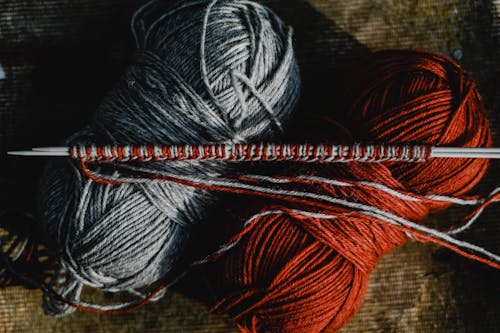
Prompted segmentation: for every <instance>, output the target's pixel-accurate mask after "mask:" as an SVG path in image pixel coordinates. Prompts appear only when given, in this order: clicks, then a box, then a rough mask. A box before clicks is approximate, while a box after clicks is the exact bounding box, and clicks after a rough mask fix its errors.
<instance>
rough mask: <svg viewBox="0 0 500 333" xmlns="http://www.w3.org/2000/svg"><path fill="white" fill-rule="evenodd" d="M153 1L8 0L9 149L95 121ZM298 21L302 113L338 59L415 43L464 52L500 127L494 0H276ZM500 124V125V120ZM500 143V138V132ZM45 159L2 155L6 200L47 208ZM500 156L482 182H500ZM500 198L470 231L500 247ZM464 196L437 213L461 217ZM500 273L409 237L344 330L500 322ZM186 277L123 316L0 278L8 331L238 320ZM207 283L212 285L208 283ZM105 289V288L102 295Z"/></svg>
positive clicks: (171, 326) (1, 11) (4, 44)
mask: <svg viewBox="0 0 500 333" xmlns="http://www.w3.org/2000/svg"><path fill="white" fill-rule="evenodd" d="M139 3H140V1H135V0H134V1H120V0H71V1H70V0H45V1H31V0H4V1H0V65H1V66H2V67H3V68H4V70H5V72H6V76H7V78H6V79H5V80H1V81H0V151H5V150H7V149H11V148H21V147H23V148H24V147H29V146H35V145H37V146H43V145H47V144H55V143H57V142H60V141H61V140H62V139H63V138H64V137H66V136H67V135H69V134H70V133H72V132H74V131H75V130H77V129H79V128H80V127H82V126H83V125H84V124H85V122H86V120H87V119H88V118H89V117H90V116H91V114H92V112H93V110H94V109H95V107H96V105H97V104H98V103H99V100H100V99H101V98H102V96H103V94H104V93H105V91H106V90H107V89H109V87H110V86H111V85H112V83H113V82H114V81H115V80H116V78H117V77H118V75H119V74H120V72H121V71H122V70H123V68H124V66H125V65H126V63H127V61H129V59H130V56H131V36H130V33H129V29H128V21H129V19H130V16H131V14H132V12H133V10H134V8H136V7H137V5H138V4H139ZM265 3H266V4H269V6H271V7H272V8H273V9H275V11H276V12H277V13H278V14H279V15H280V16H282V17H283V18H284V19H285V20H286V21H287V22H288V23H289V24H291V25H292V26H294V28H295V47H296V51H297V55H298V57H299V61H300V64H301V66H302V67H301V68H302V74H303V79H304V94H303V100H302V102H301V106H300V110H299V111H300V112H307V110H311V109H312V108H321V107H324V106H325V104H326V103H325V102H326V101H327V100H328V97H329V92H328V88H329V85H330V83H331V82H332V81H333V78H334V77H335V74H336V73H337V71H338V70H340V69H342V68H345V67H346V66H348V65H349V64H351V63H352V62H354V61H355V60H356V59H358V58H359V57H361V56H363V55H365V54H367V53H368V52H369V51H370V50H379V49H386V48H413V49H423V50H428V51H434V52H439V53H442V54H446V55H450V56H453V55H455V56H456V57H457V58H459V62H460V63H461V64H462V65H463V66H464V68H466V69H467V70H468V71H470V72H471V73H472V74H473V75H474V77H475V78H476V79H477V80H478V82H479V88H480V90H481V92H482V94H483V95H484V99H485V104H486V106H487V108H488V110H489V116H490V118H491V119H492V121H493V128H494V130H495V129H497V128H499V126H500V112H499V111H500V110H499V107H500V94H499V91H498V89H499V88H498V87H500V75H499V74H500V57H499V56H500V52H499V46H500V37H499V34H498V33H497V32H496V30H495V29H498V28H495V27H497V26H498V22H496V19H495V17H494V15H493V13H494V11H493V8H492V7H491V4H490V3H489V2H488V1H483V0H476V1H473V0H435V1H432V0H426V1H403V0H399V1H397V0H376V1H375V0H373V1H369V0H339V1H328V0H309V1H298V0H273V1H265ZM495 132H498V131H495ZM495 144H496V145H497V146H500V139H499V138H495ZM40 168H41V162H40V161H39V160H26V159H24V160H19V159H7V158H2V160H1V163H0V170H1V171H2V174H1V175H2V177H1V178H3V179H5V180H2V182H1V184H2V188H1V191H0V199H2V200H0V205H1V206H0V207H1V208H2V209H4V208H7V207H8V208H15V209H19V210H25V211H33V210H34V208H33V207H34V201H35V199H34V198H35V189H36V186H37V177H38V175H39V173H40ZM499 171H500V162H493V163H492V166H491V168H490V171H489V172H488V175H487V177H486V179H485V180H484V182H483V183H482V184H481V185H480V186H479V187H478V189H477V191H478V192H479V193H483V194H484V193H487V191H488V190H490V189H492V188H493V187H494V186H496V185H500V174H499ZM499 213H500V207H498V206H493V207H491V208H489V209H488V211H487V212H486V213H485V214H484V215H483V216H482V217H481V219H480V221H478V223H477V224H476V225H475V227H474V228H473V230H472V231H470V232H468V233H467V234H464V235H463V236H462V237H463V238H464V239H467V240H469V241H471V242H475V243H478V244H480V245H482V246H484V247H486V248H488V249H490V250H492V251H494V252H496V253H499V252H500V223H499V221H498V216H499ZM465 214H466V211H463V210H458V209H452V210H450V211H448V212H446V213H443V214H440V215H439V216H434V217H431V218H430V219H429V220H428V221H427V223H429V224H430V225H433V224H437V223H438V222H439V221H440V220H443V221H450V222H451V221H459V220H460V219H461V218H462V217H463V216H464V215H465ZM499 281H500V274H499V272H497V271H494V270H493V269H490V268H488V267H485V266H482V265H480V264H476V263H473V262H471V261H469V260H466V259H464V258H461V257H459V256H458V255H456V254H453V253H450V252H449V251H447V250H443V249H439V248H437V247H435V246H431V245H426V244H418V243H409V244H408V245H406V246H404V247H402V248H400V249H398V250H396V251H395V252H394V253H392V254H390V255H388V256H387V257H385V258H383V259H382V260H381V263H380V265H379V267H378V268H377V269H376V271H375V272H374V274H373V275H372V277H371V279H370V285H369V289H368V293H367V295H366V298H365V302H364V304H363V305H362V307H361V310H360V311H359V313H358V314H357V315H356V317H355V318H353V320H352V321H351V322H350V323H349V324H348V325H347V326H346V327H344V329H342V332H498V331H499V327H500V289H499V285H498V282H499ZM192 289H195V287H194V286H191V285H190V284H189V280H188V282H184V283H183V284H182V285H181V286H180V287H179V288H177V289H176V290H174V291H172V292H170V293H168V294H167V295H166V296H165V297H164V298H163V299H162V300H161V301H159V302H157V303H155V304H151V305H148V306H146V307H145V308H143V309H141V310H139V311H138V312H136V313H133V314H128V315H121V316H106V315H93V314H87V313H80V312H79V313H75V314H73V315H71V316H68V317H65V318H62V319H54V318H48V317H46V316H44V315H43V313H42V311H41V309H40V306H39V304H40V292H38V291H33V290H23V289H21V288H18V287H14V288H7V289H5V290H0V332H9V333H10V332H116V333H118V332H236V329H235V328H234V326H233V325H232V323H231V321H230V320H229V319H228V318H224V317H220V316H216V315H213V314H210V313H209V312H208V309H207V307H206V305H204V304H202V303H200V302H199V301H197V300H195V298H194V297H193V295H192V294H193V292H194V291H193V290H192ZM201 291H203V290H202V289H201ZM96 297H97V296H96Z"/></svg>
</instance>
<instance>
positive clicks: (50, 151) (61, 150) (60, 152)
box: [7, 147, 69, 157]
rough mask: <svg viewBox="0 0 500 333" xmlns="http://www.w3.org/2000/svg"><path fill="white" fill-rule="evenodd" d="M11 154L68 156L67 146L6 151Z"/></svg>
mask: <svg viewBox="0 0 500 333" xmlns="http://www.w3.org/2000/svg"><path fill="white" fill-rule="evenodd" d="M7 155H12V156H47V157H49V156H69V149H68V148H67V147H44V148H33V149H32V150H14V151H9V152H7Z"/></svg>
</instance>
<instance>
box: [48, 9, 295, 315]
mask: <svg viewBox="0 0 500 333" xmlns="http://www.w3.org/2000/svg"><path fill="white" fill-rule="evenodd" d="M132 31H133V33H134V37H135V40H136V43H137V48H138V55H137V58H136V61H135V63H134V64H133V65H132V66H130V67H129V68H128V70H127V71H126V73H125V74H124V76H123V78H122V79H121V81H120V82H119V83H118V84H117V85H116V87H115V88H114V89H113V90H112V91H111V92H110V93H109V94H108V96H107V97H106V98H105V100H104V101H103V102H102V104H101V106H100V107H99V109H98V110H97V112H96V114H95V117H94V119H93V121H92V122H91V124H90V130H89V131H87V132H82V133H79V134H77V135H76V136H75V137H74V138H73V139H71V141H72V142H80V141H89V140H90V141H97V142H102V143H109V144H115V143H116V144H148V143H162V144H183V143H190V144H198V143H209V142H255V141H261V140H266V139H269V138H271V137H276V136H279V134H280V132H281V131H282V128H283V125H284V124H285V123H286V121H287V119H288V118H289V115H290V113H291V111H292V109H293V107H294V106H295V104H296V101H297V99H298V96H299V90H300V77H299V71H298V67H297V64H296V62H295V58H294V54H293V50H292V31H291V29H290V28H289V27H287V26H285V25H284V23H283V22H282V21H281V20H280V19H279V18H278V17H277V16H276V15H275V14H274V13H272V12H271V11H270V10H269V9H267V8H265V7H263V6H261V5H259V4H256V3H254V2H251V1H244V0H231V1H229V0H218V1H207V0H193V1H179V2H176V3H175V5H174V6H172V7H169V8H166V9H165V8H161V5H160V4H159V3H158V2H156V1H152V2H149V3H147V4H145V5H144V6H142V7H141V8H140V9H139V10H138V11H137V12H136V14H135V15H134V18H133V20H132ZM142 168H147V169H148V171H152V172H166V171H167V172H176V173H182V174H186V173H189V174H196V175H203V174H207V175H208V174H211V175H213V174H219V173H222V172H224V170H225V171H227V167H226V166H225V165H224V164H220V163H219V164H215V163H213V164H206V163H201V164H197V163H193V162H189V163H187V162H183V163H175V164H172V163H170V164H167V163H158V162H155V163H148V164H145V165H142ZM216 199H217V198H216V196H215V195H214V194H213V193H210V192H207V191H203V190H198V189H192V188H188V187H183V186H181V185H177V184H172V183H166V182H155V181H149V182H146V183H139V184H124V185H103V184H100V183H95V182H92V181H91V180H89V179H87V178H86V177H85V176H84V175H83V174H82V173H81V170H80V169H79V168H78V166H76V165H74V164H72V162H70V161H67V160H63V161H61V160H59V161H54V162H53V163H52V164H51V165H50V166H49V167H48V168H47V171H46V173H45V175H44V177H43V180H42V185H41V194H40V211H41V219H42V222H43V225H44V227H45V228H46V230H47V233H48V234H49V236H50V237H51V238H52V241H53V242H55V244H57V250H58V251H59V254H60V258H59V259H60V263H61V270H60V272H59V274H58V275H57V276H55V277H54V279H53V281H52V288H54V289H55V290H56V291H57V292H58V293H59V294H61V295H62V296H63V297H65V298H67V299H68V300H70V301H71V302H73V303H77V304H81V303H82V302H81V301H80V300H79V296H80V292H81V289H82V287H83V286H91V287H95V288H99V289H103V290H107V291H113V292H114V291H129V292H131V293H133V294H137V295H140V292H139V291H138V289H139V288H141V287H145V286H149V285H151V284H152V283H154V282H156V281H158V280H159V279H161V278H162V277H164V276H165V275H166V274H167V273H168V272H170V271H171V269H172V268H173V267H174V265H175V264H176V263H177V262H178V260H179V258H180V257H181V256H182V253H183V252H184V250H185V248H186V247H187V246H189V239H190V235H192V234H193V233H195V232H196V227H197V225H199V223H200V221H201V220H202V219H203V218H204V216H205V213H206V211H207V208H209V207H212V206H213V205H214V203H215V202H216ZM43 306H44V309H45V311H46V312H47V313H48V314H50V315H53V316H60V315H64V314H67V313H69V312H71V311H72V310H73V308H72V307H70V306H68V305H66V304H64V303H62V302H60V301H58V300H57V299H56V298H55V297H54V295H53V294H52V293H50V292H49V293H47V292H46V293H45V295H44V303H43ZM101 308H106V307H101Z"/></svg>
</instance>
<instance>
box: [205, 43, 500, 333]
mask: <svg viewBox="0 0 500 333" xmlns="http://www.w3.org/2000/svg"><path fill="white" fill-rule="evenodd" d="M341 86H342V88H341V89H340V88H339V90H338V91H337V92H336V95H338V96H341V97H339V98H338V99H336V100H335V101H334V104H335V108H334V110H335V112H336V113H333V112H332V113H329V114H326V115H322V116H327V117H329V118H331V119H332V121H330V123H331V124H332V126H330V130H329V131H327V132H325V133H319V136H320V137H322V138H330V140H331V141H335V142H337V141H336V140H337V135H338V133H345V132H346V131H347V132H348V133H349V134H350V136H351V138H352V140H353V141H356V142H380V143H391V144H428V145H432V146H446V145H449V146H463V147H487V146H489V145H490V144H491V138H490V130H489V125H488V121H487V118H486V113H485V110H484V108H483V105H482V102H481V97H480V95H479V93H478V91H477V89H476V86H475V83H474V81H473V80H472V79H471V78H470V77H469V76H468V75H467V74H466V73H465V72H464V71H463V70H462V69H461V68H460V67H459V66H458V65H457V64H456V63H454V62H453V61H451V60H449V59H448V58H445V57H442V56H439V55H435V54H428V53H423V52H416V51H384V52H377V53H374V54H372V55H371V56H370V57H369V58H368V59H366V60H365V61H364V62H362V63H360V64H358V65H357V66H356V68H355V69H352V70H351V71H350V72H348V75H346V77H345V78H344V79H343V80H342V81H341ZM338 123H340V124H342V126H340V125H339V126H335V125H333V124H338ZM321 128H325V125H324V124H323V125H322V127H321ZM344 140H345V139H344ZM487 165H488V162H487V161H486V160H481V159H434V160H430V161H426V162H423V163H416V164H415V163H400V162H383V163H371V164H370V163H365V164H363V163H350V164H348V165H342V164H339V165H324V166H314V169H311V168H308V167H307V166H303V167H302V168H303V169H302V173H304V174H309V175H311V174H312V175H313V176H314V175H315V176H316V177H317V179H318V180H319V179H320V178H319V177H323V178H322V179H338V180H343V183H344V184H345V182H350V183H353V182H355V183H359V184H376V186H375V187H374V186H370V187H367V188H364V187H363V186H358V187H353V186H350V187H346V186H345V185H341V183H340V182H337V183H335V182H334V181H329V182H326V181H324V180H321V181H319V183H318V182H316V184H315V185H314V184H310V183H311V181H309V182H307V181H305V180H304V181H303V182H302V183H303V186H304V187H308V186H309V187H310V186H312V185H314V188H315V190H314V191H316V192H315V193H321V194H322V195H328V196H329V197H333V198H338V199H341V200H344V201H349V202H352V203H354V204H352V205H351V206H350V207H347V206H345V205H341V204H340V203H335V202H332V203H330V204H328V205H322V206H319V205H317V208H316V209H311V207H306V206H304V204H303V203H304V202H305V201H303V203H300V202H296V203H295V204H292V205H291V204H290V203H288V204H286V205H283V203H282V202H280V201H276V202H274V203H273V202H271V203H268V204H267V206H266V205H263V204H262V203H261V204H260V205H256V206H255V207H254V211H253V212H254V213H256V212H257V213H256V214H255V215H254V216H253V217H252V218H251V219H250V220H248V221H247V223H246V224H245V227H244V229H243V231H242V232H241V233H240V234H239V235H238V237H240V238H239V239H237V241H235V242H234V244H233V246H232V248H231V250H230V251H227V252H226V253H225V254H223V255H222V256H220V258H218V259H217V260H216V261H215V262H214V263H211V264H210V263H209V264H208V265H207V267H206V269H205V270H206V273H207V281H208V283H209V285H210V286H211V289H212V292H213V294H214V295H215V300H214V304H215V306H214V309H215V310H217V311H220V312H226V313H229V315H231V316H232V318H233V319H234V320H235V321H236V323H237V325H238V327H239V328H240V330H241V331H242V332H323V331H327V332H334V331H337V330H338V329H340V328H341V327H342V326H343V325H344V324H345V323H346V322H347V321H348V320H349V318H351V317H352V316H353V315H354V314H355V313H356V311H357V309H358V308H359V306H360V304H361V302H362V299H363V295H364V293H365V290H366V287H367V282H368V278H369V275H370V272H371V271H373V269H374V268H375V267H376V264H377V261H378V260H379V259H380V258H381V257H382V256H384V255H385V254H387V253H388V252H390V251H392V250H393V249H395V248H396V247H398V246H401V245H403V244H404V243H405V242H407V240H408V237H412V238H416V239H417V240H420V241H432V238H431V237H429V236H427V235H425V236H424V235H422V234H420V233H416V232H413V231H411V230H409V229H407V228H401V227H399V226H396V225H393V224H388V223H386V217H384V216H382V215H380V214H373V213H370V212H368V213H367V212H366V211H362V210H361V209H360V208H356V207H360V205H363V206H367V207H373V208H374V209H379V210H383V211H385V212H388V213H389V214H393V215H395V216H399V217H401V218H404V219H405V220H408V221H414V222H421V221H422V220H423V219H424V218H425V217H426V216H427V215H428V214H429V212H431V211H436V210H440V209H444V208H446V207H447V206H449V205H450V202H447V201H439V200H414V199H413V198H432V197H433V196H435V195H442V196H444V195H451V196H461V195H463V194H465V193H466V192H468V191H469V190H470V189H472V188H473V187H474V185H475V184H477V182H478V181H479V180H480V179H481V177H482V176H483V175H484V173H485V170H486V168H487ZM309 179H312V177H309ZM275 186H278V185H275ZM283 186H284V185H283ZM378 189H385V190H383V191H380V190H378ZM387 189H388V190H387ZM311 191H313V190H311ZM395 191H398V192H403V193H405V195H395V193H396V192H395ZM302 193H305V192H302ZM268 201H269V200H268ZM337 202H340V200H337ZM235 209H236V210H237V209H238V207H236V208H235ZM240 209H241V210H243V207H240ZM247 210H248V209H247ZM246 216H248V215H246ZM386 216H387V215H386ZM242 219H243V220H245V219H246V218H245V217H244V216H242ZM228 223H231V221H230V222H228ZM232 223H234V221H232ZM436 243H439V242H436ZM441 244H444V243H443V242H441ZM457 252H460V251H457ZM460 253H462V254H463V252H460ZM497 267H498V266H497Z"/></svg>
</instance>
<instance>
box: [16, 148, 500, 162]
mask: <svg viewBox="0 0 500 333" xmlns="http://www.w3.org/2000/svg"><path fill="white" fill-rule="evenodd" d="M226 146H230V145H226ZM255 146H256V145H255ZM168 147H172V148H175V147H186V146H168ZM311 147H316V146H313V145H311ZM351 147H352V146H351ZM359 147H362V146H359ZM429 148H430V154H429V157H430V158H486V159H500V148H470V147H429ZM7 154H8V155H16V156H44V157H64V156H70V155H71V154H70V148H69V147H38V148H32V149H31V150H18V151H9V152H8V153H7Z"/></svg>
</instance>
